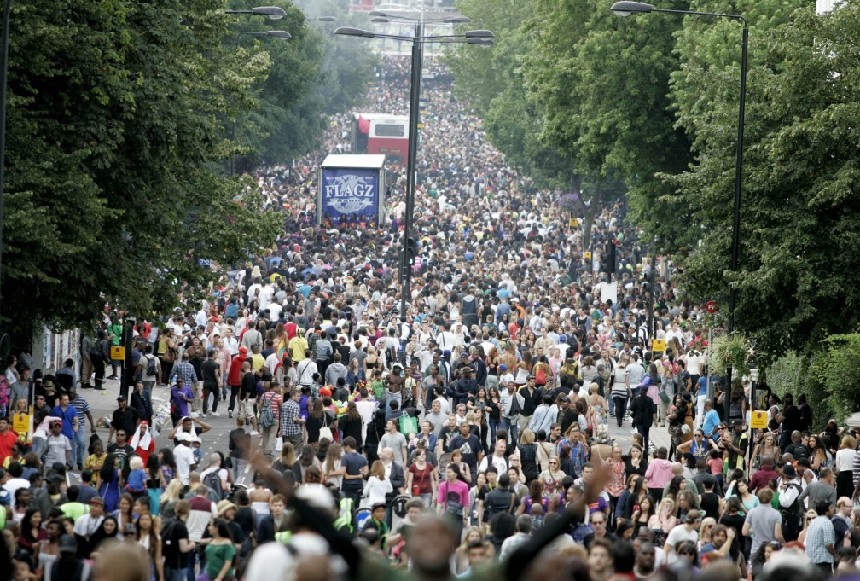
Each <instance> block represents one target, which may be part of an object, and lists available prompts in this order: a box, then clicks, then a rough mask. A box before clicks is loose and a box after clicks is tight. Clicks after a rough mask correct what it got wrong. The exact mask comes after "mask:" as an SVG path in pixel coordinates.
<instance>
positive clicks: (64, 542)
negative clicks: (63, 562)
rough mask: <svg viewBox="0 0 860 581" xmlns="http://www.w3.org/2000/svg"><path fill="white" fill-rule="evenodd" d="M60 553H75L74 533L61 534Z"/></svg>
mask: <svg viewBox="0 0 860 581" xmlns="http://www.w3.org/2000/svg"><path fill="white" fill-rule="evenodd" d="M59 544H60V553H72V554H75V553H77V552H78V541H77V539H75V536H74V535H63V536H61V537H60V543H59Z"/></svg>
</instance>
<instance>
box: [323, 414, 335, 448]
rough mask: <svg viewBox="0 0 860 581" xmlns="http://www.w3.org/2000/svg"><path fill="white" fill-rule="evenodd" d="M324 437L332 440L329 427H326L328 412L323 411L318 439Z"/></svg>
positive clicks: (332, 435)
mask: <svg viewBox="0 0 860 581" xmlns="http://www.w3.org/2000/svg"><path fill="white" fill-rule="evenodd" d="M323 438H325V439H326V440H328V441H329V442H334V434H332V433H331V428H330V427H328V414H327V413H326V412H325V411H323V425H322V427H321V428H320V440H322V439H323Z"/></svg>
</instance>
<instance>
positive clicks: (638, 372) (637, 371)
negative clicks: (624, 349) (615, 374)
mask: <svg viewBox="0 0 860 581" xmlns="http://www.w3.org/2000/svg"><path fill="white" fill-rule="evenodd" d="M627 377H629V378H630V387H631V388H635V387H636V386H638V385H640V384H641V383H642V380H643V379H645V368H644V367H642V363H640V362H639V355H638V354H635V353H634V354H633V356H632V357H631V361H630V364H629V365H627Z"/></svg>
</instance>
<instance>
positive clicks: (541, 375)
mask: <svg viewBox="0 0 860 581" xmlns="http://www.w3.org/2000/svg"><path fill="white" fill-rule="evenodd" d="M535 383H537V384H538V385H546V371H545V370H544V368H543V367H538V368H537V372H536V373H535Z"/></svg>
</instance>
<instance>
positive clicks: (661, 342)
mask: <svg viewBox="0 0 860 581" xmlns="http://www.w3.org/2000/svg"><path fill="white" fill-rule="evenodd" d="M651 351H653V352H654V353H663V352H664V351H666V340H665V339H654V340H653V341H652V342H651Z"/></svg>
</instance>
